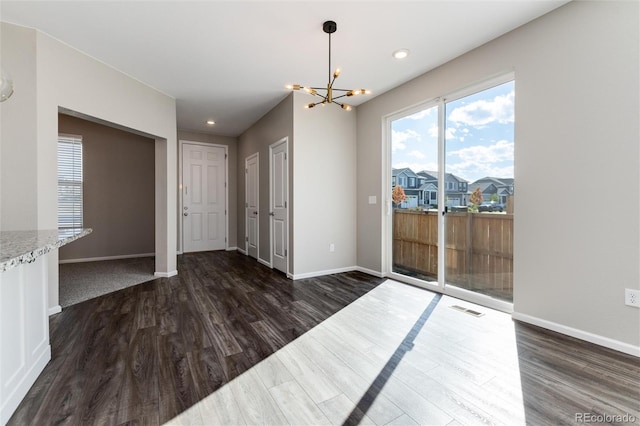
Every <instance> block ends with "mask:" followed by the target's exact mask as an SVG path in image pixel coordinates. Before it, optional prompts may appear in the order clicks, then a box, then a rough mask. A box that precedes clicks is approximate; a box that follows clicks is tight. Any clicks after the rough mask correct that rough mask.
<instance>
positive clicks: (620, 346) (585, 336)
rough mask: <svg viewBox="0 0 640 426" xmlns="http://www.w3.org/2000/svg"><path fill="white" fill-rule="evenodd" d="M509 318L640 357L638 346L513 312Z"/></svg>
mask: <svg viewBox="0 0 640 426" xmlns="http://www.w3.org/2000/svg"><path fill="white" fill-rule="evenodd" d="M511 318H513V319H514V320H518V321H522V322H526V323H529V324H533V325H537V326H538V327H542V328H546V329H548V330H551V331H556V332H558V333H562V334H566V335H567V336H571V337H575V338H577V339H580V340H586V341H587V342H591V343H595V344H596V345H600V346H604V347H605V348H609V349H613V350H616V351H619V352H624V353H625V354H629V355H633V356H636V357H640V346H634V345H631V344H629V343H624V342H621V341H619V340H614V339H610V338H609V337H604V336H600V335H598V334H593V333H590V332H588V331H584V330H578V329H577V328H573V327H568V326H566V325H562V324H558V323H555V322H552V321H547V320H544V319H541V318H537V317H533V316H531V315H526V314H521V313H519V312H514V313H513V314H511Z"/></svg>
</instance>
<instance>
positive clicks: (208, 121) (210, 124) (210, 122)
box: [207, 120, 216, 126]
mask: <svg viewBox="0 0 640 426" xmlns="http://www.w3.org/2000/svg"><path fill="white" fill-rule="evenodd" d="M207 124H208V125H209V126H213V125H214V124H216V122H215V121H213V120H207Z"/></svg>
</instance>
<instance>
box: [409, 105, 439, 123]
mask: <svg viewBox="0 0 640 426" xmlns="http://www.w3.org/2000/svg"><path fill="white" fill-rule="evenodd" d="M434 110H437V108H435V107H433V108H428V109H423V110H422V111H418V112H416V113H415V114H411V115H408V116H406V117H404V118H408V119H409V120H420V119H422V118H424V117H429V116H430V115H431V113H432V112H433V111H434Z"/></svg>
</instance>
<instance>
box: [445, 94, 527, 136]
mask: <svg viewBox="0 0 640 426" xmlns="http://www.w3.org/2000/svg"><path fill="white" fill-rule="evenodd" d="M514 98H515V94H514V92H513V91H512V92H511V93H508V94H506V95H500V96H496V97H495V98H493V100H490V101H487V100H484V99H482V100H478V101H475V102H471V103H470V104H467V105H463V106H461V107H458V108H456V109H454V110H453V111H451V114H449V120H451V121H453V122H456V123H460V124H463V125H467V126H476V127H480V126H485V125H487V124H489V123H493V122H498V123H503V124H504V123H513V121H514V114H513V102H514Z"/></svg>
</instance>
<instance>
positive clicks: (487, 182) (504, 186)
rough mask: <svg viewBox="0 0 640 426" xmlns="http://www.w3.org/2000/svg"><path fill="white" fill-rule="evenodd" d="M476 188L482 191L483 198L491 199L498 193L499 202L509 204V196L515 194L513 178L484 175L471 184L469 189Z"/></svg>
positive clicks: (471, 190)
mask: <svg viewBox="0 0 640 426" xmlns="http://www.w3.org/2000/svg"><path fill="white" fill-rule="evenodd" d="M476 188H480V190H481V191H482V199H483V200H485V201H489V200H490V199H491V196H492V195H494V194H495V195H497V197H498V202H499V203H501V204H505V205H506V204H507V198H508V197H510V196H513V178H496V177H489V176H487V177H484V178H482V179H478V180H477V181H475V182H473V183H472V184H470V185H469V191H470V192H473V191H475V190H476Z"/></svg>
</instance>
